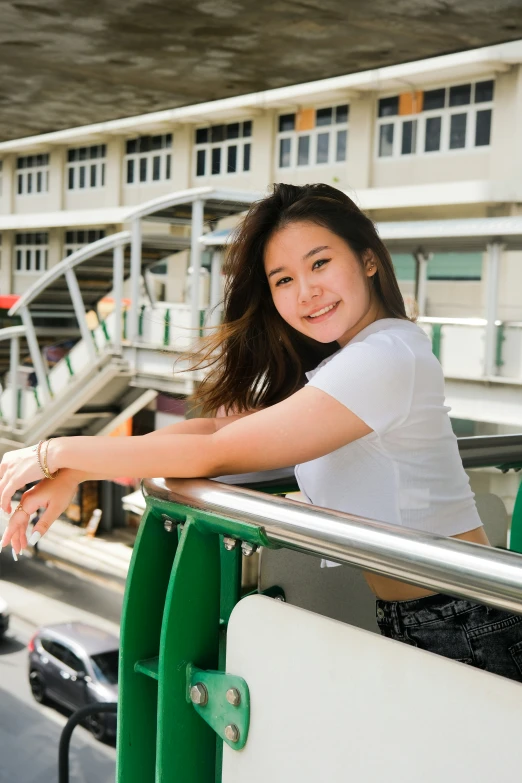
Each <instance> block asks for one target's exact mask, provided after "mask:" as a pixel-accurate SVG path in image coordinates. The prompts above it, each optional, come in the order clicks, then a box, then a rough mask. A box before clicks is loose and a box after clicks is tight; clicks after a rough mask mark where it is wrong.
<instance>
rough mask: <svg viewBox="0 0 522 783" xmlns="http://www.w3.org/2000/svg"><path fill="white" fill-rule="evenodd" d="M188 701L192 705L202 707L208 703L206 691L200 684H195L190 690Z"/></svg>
mask: <svg viewBox="0 0 522 783" xmlns="http://www.w3.org/2000/svg"><path fill="white" fill-rule="evenodd" d="M190 700H191V702H192V704H199V706H200V707H204V706H205V704H207V703H208V691H207V689H206V687H205V686H204V685H203V683H202V682H197V683H196V684H195V685H193V686H192V688H191V689H190Z"/></svg>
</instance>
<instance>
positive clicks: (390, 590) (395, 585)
mask: <svg viewBox="0 0 522 783" xmlns="http://www.w3.org/2000/svg"><path fill="white" fill-rule="evenodd" d="M452 538H460V539H462V540H463V541H471V542H472V543H474V544H483V545H484V546H490V543H489V541H488V537H487V536H486V533H485V532H484V528H483V527H476V528H475V529H474V530H468V532H467V533H460V534H459V535H458V536H452ZM364 576H365V579H366V581H367V582H368V584H369V586H370V590H371V591H372V592H373V593H375V595H376V596H377V598H381V599H382V600H383V601H410V600H412V599H415V598H424V597H425V596H427V595H434V594H435V593H434V592H433V590H425V589H424V588H422V587H416V586H415V585H409V584H407V583H406V582H399V581H398V580H397V579H389V578H388V577H387V576H379V574H372V573H370V572H369V571H365V573H364Z"/></svg>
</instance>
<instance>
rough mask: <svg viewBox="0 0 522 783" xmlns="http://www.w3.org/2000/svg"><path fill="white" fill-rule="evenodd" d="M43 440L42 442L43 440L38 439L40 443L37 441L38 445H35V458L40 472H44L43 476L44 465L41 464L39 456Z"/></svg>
mask: <svg viewBox="0 0 522 783" xmlns="http://www.w3.org/2000/svg"><path fill="white" fill-rule="evenodd" d="M43 442H44V441H43V440H41V441H40V443H39V444H38V446H37V451H36V459H37V460H38V464H39V466H40V470H41V471H42V473H43V474H44V476H45V470H44V466H43V465H42V458H41V455H40V452H41V450H42V443H43Z"/></svg>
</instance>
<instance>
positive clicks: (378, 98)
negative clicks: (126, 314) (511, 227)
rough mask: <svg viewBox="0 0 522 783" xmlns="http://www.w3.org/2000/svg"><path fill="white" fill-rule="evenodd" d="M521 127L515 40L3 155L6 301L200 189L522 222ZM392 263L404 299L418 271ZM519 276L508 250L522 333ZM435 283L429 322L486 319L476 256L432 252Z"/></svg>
mask: <svg viewBox="0 0 522 783" xmlns="http://www.w3.org/2000/svg"><path fill="white" fill-rule="evenodd" d="M521 119H522V41H520V42H513V43H507V44H502V45H499V46H493V47H488V48H485V49H479V50H475V51H471V52H465V53H459V54H454V55H447V56H443V57H437V58H433V59H430V60H423V61H420V62H416V63H408V64H405V65H398V66H392V67H387V68H383V69H380V70H375V71H367V72H364V73H359V74H352V75H349V76H340V77H336V78H332V79H327V80H323V81H320V82H311V83H308V84H302V85H297V86H294V87H287V88H281V89H277V90H271V91H269V92H264V93H256V94H251V95H245V96H241V97H238V98H231V99H225V100H219V101H214V102H212V103H205V104H200V105H195V106H189V107H185V108H180V109H174V110H171V111H163V112H158V113H154V114H147V115H143V116H140V117H131V118H125V119H121V120H115V121H112V122H107V123H100V124H98V125H91V126H85V127H80V128H72V129H70V130H66V131H59V132H56V133H49V134H45V135H41V136H34V137H30V138H23V139H17V140H14V141H9V142H4V143H0V157H1V161H2V190H1V198H0V230H1V235H2V264H1V270H0V295H1V294H8V293H14V294H20V293H22V292H23V291H24V290H26V288H27V287H28V286H29V285H30V284H31V282H32V281H34V279H35V278H36V277H37V276H39V275H41V273H42V272H43V271H44V270H45V269H48V268H50V267H52V266H53V265H54V264H56V263H58V262H59V261H60V260H61V259H62V258H63V257H64V256H65V255H67V254H68V253H69V252H71V250H72V249H75V248H78V247H79V246H81V245H82V244H86V243H88V242H90V241H92V240H93V239H94V238H98V237H100V236H102V235H103V233H106V234H110V233H113V232H115V231H117V230H119V229H120V228H121V227H122V225H123V224H124V222H125V217H126V213H127V211H128V208H130V207H133V206H136V205H138V204H141V203H143V202H145V201H148V200H150V199H153V198H156V197H159V196H162V195H164V194H166V193H170V192H173V191H180V190H185V189H188V188H193V187H198V186H201V185H212V186H214V187H218V188H231V189H234V190H251V191H259V192H263V191H265V190H266V188H267V186H268V185H269V184H270V183H271V182H274V181H287V182H293V183H306V182H312V181H322V182H327V183H330V184H332V185H335V186H336V187H339V188H342V189H344V190H346V191H347V192H348V193H349V194H351V195H352V196H353V198H354V199H355V200H356V201H357V202H358V203H359V204H360V205H361V206H362V207H363V208H365V209H366V210H368V212H369V214H370V215H371V216H372V217H373V218H374V219H375V220H376V221H379V222H382V221H398V220H400V221H405V220H407V221H412V220H421V219H422V220H424V219H434V218H456V217H461V218H465V217H491V216H499V215H517V214H519V210H520V207H519V204H520V203H522V179H521V176H520V174H521V172H522V146H521V144H520V140H519V137H520V134H519V133H518V132H517V128H518V126H519V124H520V122H521ZM155 230H158V227H155ZM164 230H167V229H164ZM395 261H396V266H397V271H398V275H399V277H400V279H401V284H402V285H403V289H404V291H405V293H406V294H411V293H412V292H413V283H412V280H413V277H414V262H413V258H411V257H409V255H405V254H399V255H398V256H396V257H395ZM521 270H522V266H521V265H520V264H519V262H518V253H511V252H505V253H504V254H503V257H502V261H501V275H500V290H499V310H498V317H499V318H501V319H510V320H513V319H522V297H520V296H519V295H518V292H519V291H520V290H522V271H521ZM171 271H172V275H171V277H173V279H174V278H175V279H177V284H174V285H173V287H172V286H171V288H172V291H170V292H169V291H168V286H167V292H168V293H170V294H171V298H175V299H179V297H181V296H183V285H182V283H181V278H182V277H183V274H181V275H180V264H179V260H178V262H177V265H176V269H175V270H174V269H172V270H171ZM176 273H177V274H176ZM428 278H429V282H428V286H427V291H426V301H425V307H424V311H425V314H426V315H431V316H441V317H444V316H454V317H455V316H477V317H478V316H481V315H482V314H483V308H484V286H483V283H484V273H483V260H482V256H481V254H479V253H477V252H474V253H468V254H462V253H458V254H457V253H449V254H448V253H445V254H443V255H440V254H435V256H434V257H433V258H432V260H431V261H430V264H429V269H428ZM462 283H465V284H464V285H463V284H462Z"/></svg>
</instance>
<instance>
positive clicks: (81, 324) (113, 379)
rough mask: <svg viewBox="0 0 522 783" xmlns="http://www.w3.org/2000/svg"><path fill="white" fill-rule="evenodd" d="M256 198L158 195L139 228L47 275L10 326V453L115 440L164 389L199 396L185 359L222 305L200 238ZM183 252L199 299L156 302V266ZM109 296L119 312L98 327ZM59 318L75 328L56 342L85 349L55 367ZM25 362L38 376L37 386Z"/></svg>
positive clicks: (3, 404) (207, 192) (6, 423)
mask: <svg viewBox="0 0 522 783" xmlns="http://www.w3.org/2000/svg"><path fill="white" fill-rule="evenodd" d="M256 197H257V196H256V194H254V193H245V192H235V191H218V190H214V189H212V188H196V189H192V190H188V191H182V192H177V193H173V194H170V195H169V196H166V197H162V198H160V199H155V200H154V201H150V202H147V203H146V204H143V205H141V206H140V207H139V208H138V209H136V210H134V211H133V212H130V214H129V216H128V221H127V222H128V224H129V230H126V231H121V232H119V233H116V234H112V235H110V236H108V237H105V238H103V239H99V240H97V241H96V242H93V243H92V244H90V245H88V246H86V247H84V248H82V249H80V250H78V251H76V252H74V253H72V254H71V255H69V256H67V257H66V258H64V259H63V261H61V262H60V263H59V264H57V265H56V266H54V267H53V268H52V269H50V270H49V271H48V272H46V273H45V274H44V275H42V277H41V278H40V279H39V280H38V281H37V282H36V283H35V284H34V285H33V286H31V288H29V290H28V291H26V292H25V293H24V294H23V296H22V297H21V298H20V299H19V300H18V301H17V303H16V304H15V305H14V306H13V307H12V308H11V310H10V312H9V315H10V316H12V317H13V321H14V323H16V325H13V326H12V327H7V328H5V329H2V330H0V343H1V342H4V343H6V342H7V343H9V345H10V351H9V365H8V369H9V372H8V375H7V376H6V377H7V381H6V382H5V383H4V387H3V391H2V392H1V396H0V413H1V420H0V446H1V447H2V449H3V450H4V451H5V450H7V449H9V448H12V447H13V446H17V445H24V444H29V443H33V442H35V441H36V440H39V439H41V438H44V437H47V436H50V435H53V434H80V433H83V434H92V435H100V434H107V433H108V432H110V431H111V430H112V429H114V428H115V427H116V426H117V425H118V424H119V423H120V422H122V421H125V420H126V419H127V418H129V417H130V416H132V415H133V414H135V413H136V412H137V411H138V410H140V408H142V407H144V406H145V405H147V404H148V402H150V400H151V399H153V397H154V396H155V394H156V393H157V392H159V391H166V392H170V393H175V394H180V395H188V394H190V393H191V392H192V388H193V382H194V379H195V376H194V374H193V373H190V372H184V368H185V366H186V362H184V356H185V355H186V353H187V351H188V350H189V349H190V347H191V345H193V344H194V339H195V337H197V336H198V335H199V334H200V332H201V327H202V325H204V324H207V323H210V322H211V321H212V317H213V316H211V310H212V309H214V308H215V306H216V305H217V304H218V302H219V293H218V291H217V286H216V280H215V279H214V280H213V283H214V285H213V294H212V301H211V308H207V310H205V309H202V308H201V307H200V295H199V271H200V264H201V252H202V248H201V245H200V242H199V240H200V237H201V236H202V235H203V233H204V231H205V230H208V228H209V227H212V226H215V225H216V223H217V222H218V221H219V220H222V219H223V218H225V217H230V216H231V215H234V214H237V213H238V212H242V211H244V210H246V209H247V208H248V206H249V204H250V203H251V202H252V200H253V199H254V198H256ZM147 224H150V225H152V226H153V227H154V226H158V224H159V225H161V224H167V226H168V228H169V231H168V233H167V232H162V233H153V232H152V233H151V232H150V231H147ZM183 250H190V254H191V265H192V268H193V274H192V286H191V300H190V302H187V303H168V302H156V301H154V296H153V294H152V292H151V291H150V289H149V287H148V285H147V270H148V269H150V267H152V266H153V265H154V264H157V263H158V262H159V261H160V260H162V259H164V258H165V257H167V256H171V255H172V254H175V253H179V252H180V251H183ZM218 274H219V270H217V272H215V274H214V278H216V277H217V275H218ZM217 282H218V284H219V280H218V281H217ZM124 286H126V288H127V292H128V296H127V297H125V296H124ZM107 296H110V297H111V298H112V300H113V309H112V311H111V312H110V313H109V315H108V316H107V317H106V318H104V319H102V320H99V321H98V323H97V324H96V325H95V326H92V324H89V321H88V317H87V313H88V312H89V311H91V312H92V311H93V310H96V307H97V305H98V304H99V302H100V300H101V299H102V298H104V297H107ZM56 316H59V317H60V318H61V319H62V320H64V321H67V318H69V320H71V319H72V321H73V322H75V327H74V328H73V330H72V335H71V328H70V326H67V327H66V328H63V329H62V328H61V327H60V326H57V327H56V328H54V329H53V330H52V331H53V333H54V340H55V341H57V340H60V337H62V338H70V337H71V336H72V337H73V340H75V344H74V345H73V347H72V348H71V349H70V350H69V351H68V352H67V353H66V354H65V355H64V356H63V358H61V359H59V360H58V361H57V362H56V363H55V364H54V366H52V368H50V367H49V365H48V362H47V359H46V350H45V349H46V344H47V343H48V342H49V328H48V326H47V325H46V324H47V322H48V319H49V318H53V317H56ZM214 317H215V316H214ZM24 360H26V362H27V361H28V362H29V365H30V368H31V370H32V371H33V373H34V375H33V381H34V384H33V385H30V386H29V385H28V383H27V363H25V364H24ZM4 369H7V367H5V368H4ZM24 370H25V372H24Z"/></svg>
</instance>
